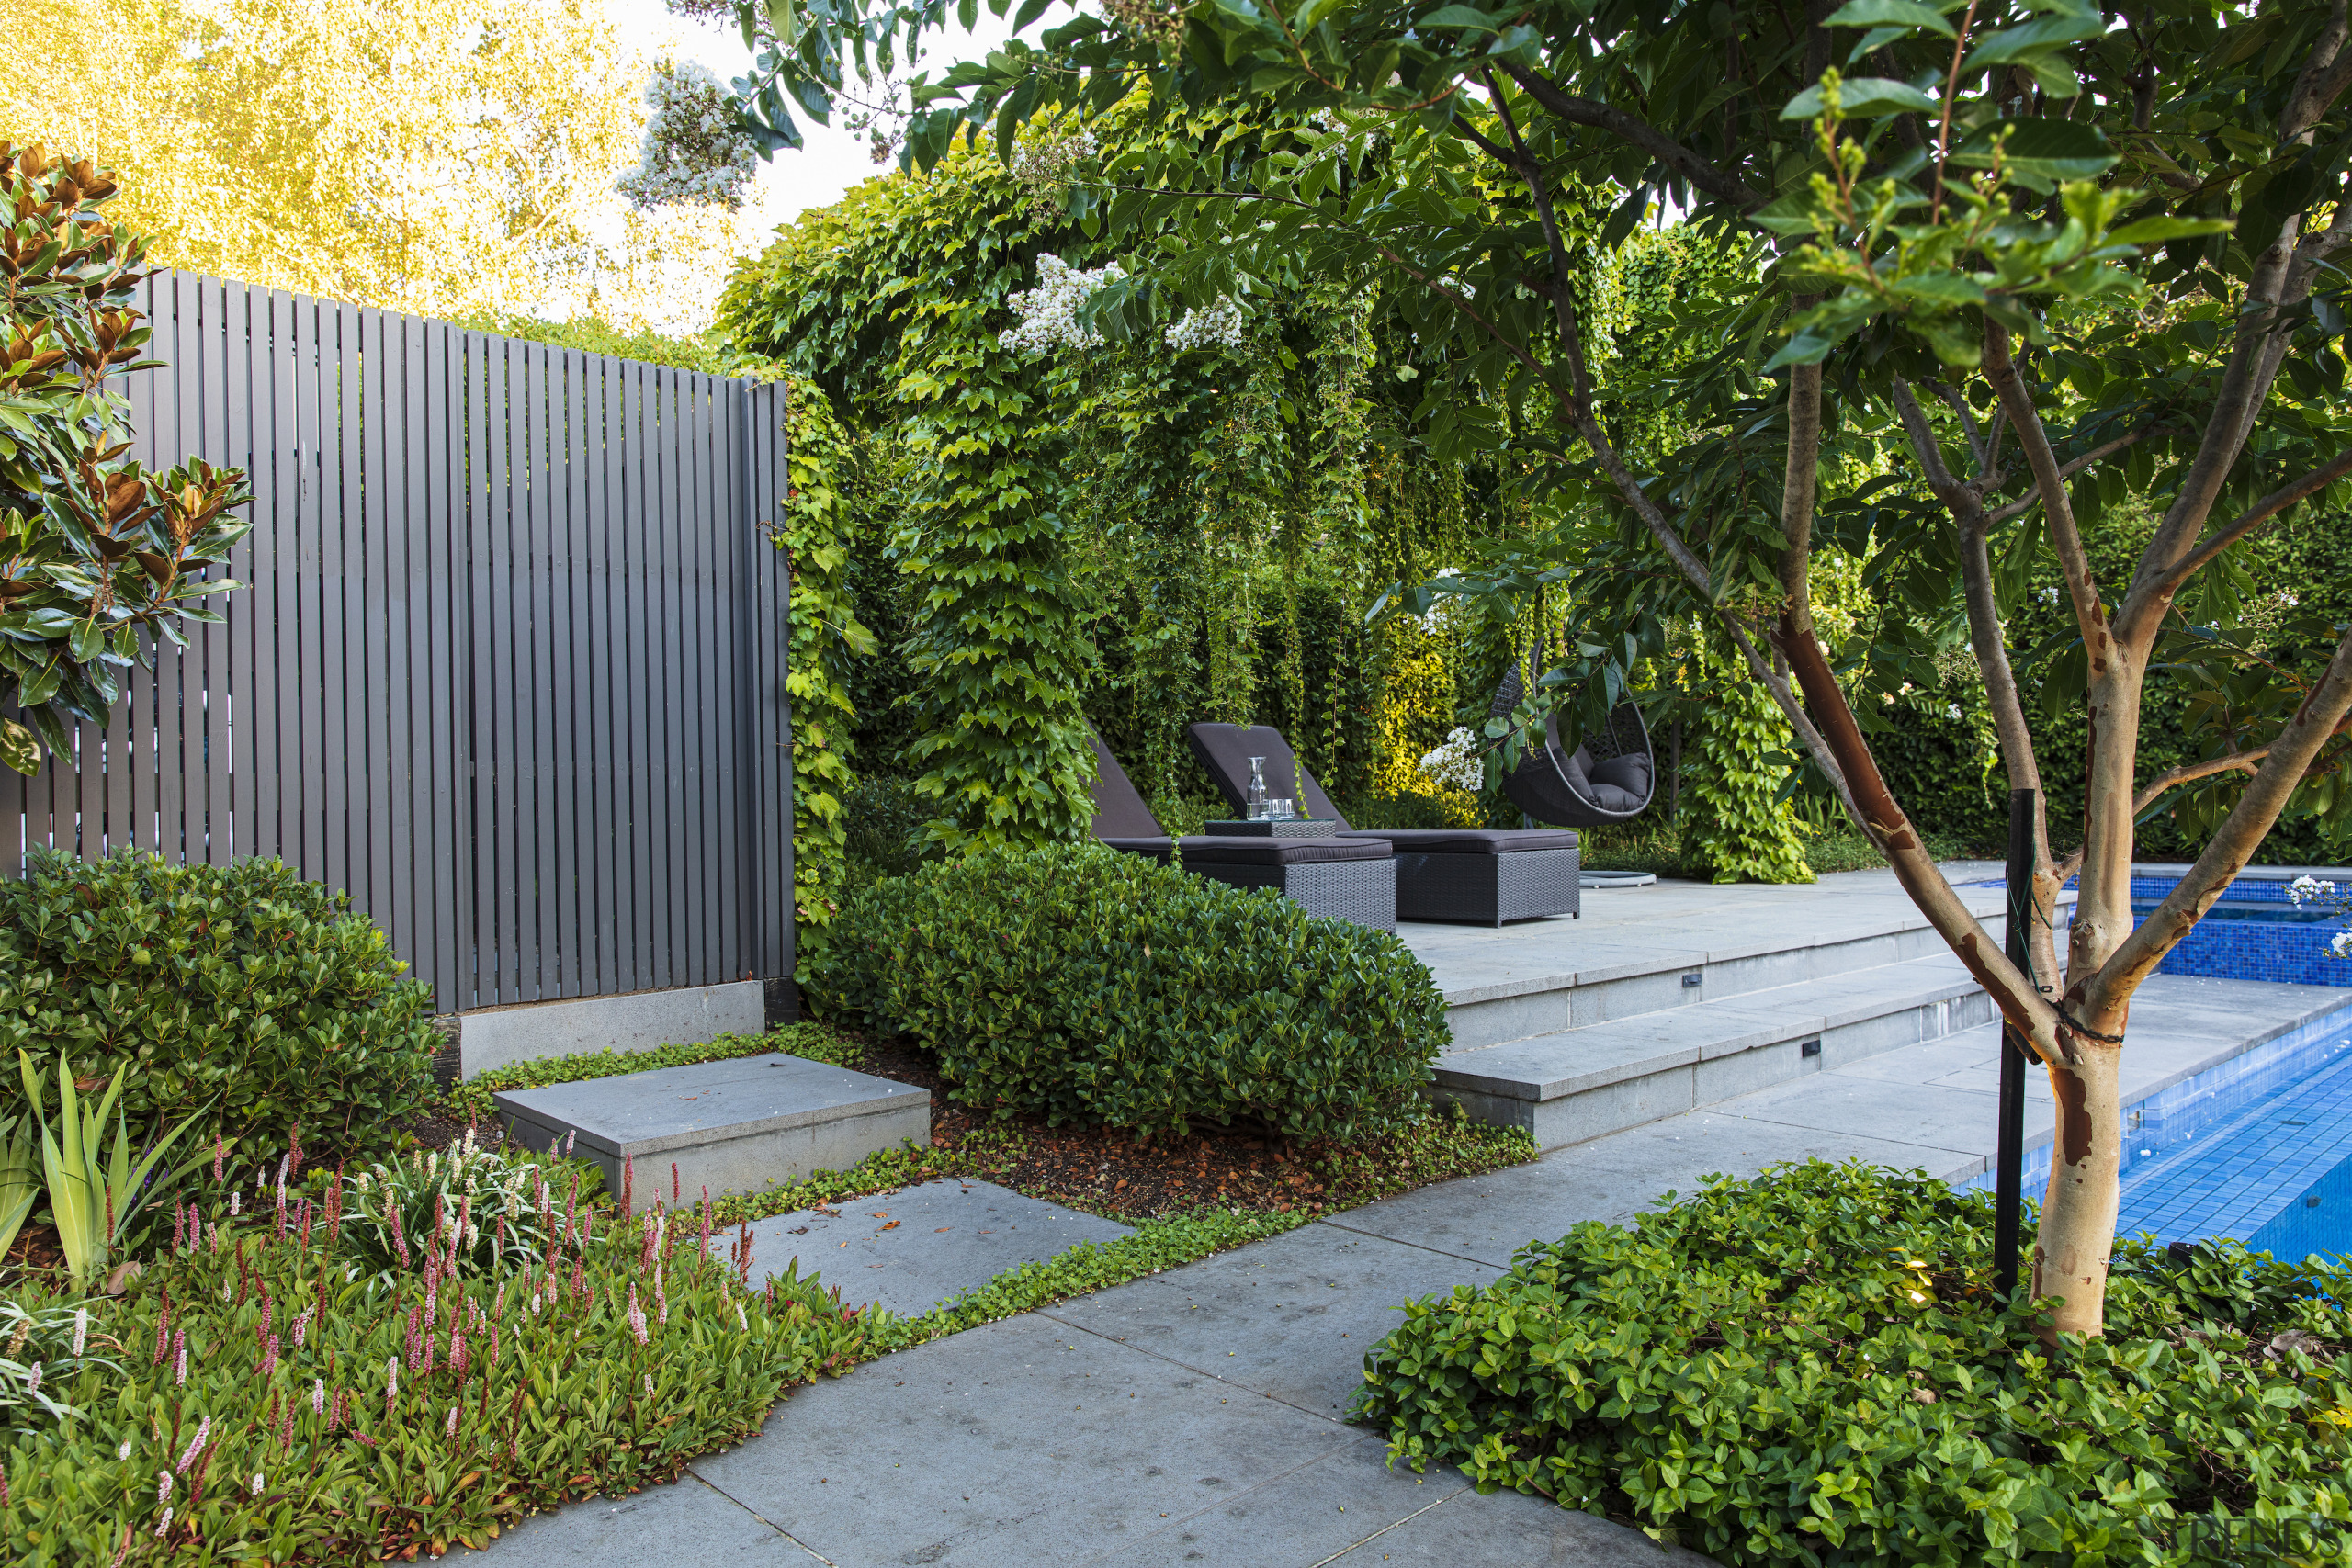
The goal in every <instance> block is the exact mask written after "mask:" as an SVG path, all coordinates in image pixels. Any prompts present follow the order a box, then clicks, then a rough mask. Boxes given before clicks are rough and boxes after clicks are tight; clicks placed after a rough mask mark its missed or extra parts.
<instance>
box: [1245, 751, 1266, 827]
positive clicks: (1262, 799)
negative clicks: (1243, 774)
mask: <svg viewBox="0 0 2352 1568" xmlns="http://www.w3.org/2000/svg"><path fill="white" fill-rule="evenodd" d="M1242 798H1243V809H1244V810H1245V811H1246V812H1247V814H1248V816H1249V819H1250V821H1252V822H1257V821H1261V820H1262V819H1263V818H1264V817H1265V815H1266V805H1267V802H1266V759H1264V758H1263V757H1252V758H1250V791H1249V794H1248V795H1244V796H1243V797H1242Z"/></svg>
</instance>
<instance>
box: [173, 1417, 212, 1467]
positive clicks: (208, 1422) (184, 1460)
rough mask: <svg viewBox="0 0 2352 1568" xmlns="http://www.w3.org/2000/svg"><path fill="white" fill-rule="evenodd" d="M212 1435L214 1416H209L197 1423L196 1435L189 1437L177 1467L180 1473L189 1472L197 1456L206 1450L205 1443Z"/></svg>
mask: <svg viewBox="0 0 2352 1568" xmlns="http://www.w3.org/2000/svg"><path fill="white" fill-rule="evenodd" d="M211 1436H212V1417H211V1416H206V1417H205V1418H204V1419H203V1420H201V1421H198V1423H197V1424H196V1436H195V1437H194V1438H190V1439H189V1441H188V1445H187V1450H186V1451H184V1452H183V1453H182V1454H181V1455H180V1462H179V1463H178V1464H177V1465H176V1466H175V1469H176V1470H177V1471H178V1472H179V1473H180V1474H182V1475H186V1474H187V1467H188V1466H189V1465H191V1464H193V1463H195V1462H196V1456H197V1455H198V1454H199V1453H201V1452H203V1451H204V1445H205V1443H206V1442H207V1441H208V1440H209V1439H210V1438H211Z"/></svg>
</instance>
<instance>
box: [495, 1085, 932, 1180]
mask: <svg viewBox="0 0 2352 1568" xmlns="http://www.w3.org/2000/svg"><path fill="white" fill-rule="evenodd" d="M491 1099H492V1101H494V1102H495V1103H496V1105H497V1107H498V1114H499V1118H500V1119H501V1120H502V1121H503V1122H505V1123H506V1124H507V1125H508V1127H509V1128H511V1129H512V1130H513V1133H514V1135H515V1138H516V1139H517V1140H518V1141H519V1142H521V1143H524V1144H526V1145H529V1146H530V1147H532V1148H535V1149H544V1148H546V1147H547V1146H548V1143H549V1142H550V1141H551V1140H554V1139H558V1138H560V1139H563V1140H564V1141H565V1142H566V1143H567V1144H569V1143H570V1142H571V1138H572V1135H573V1134H577V1135H578V1140H579V1141H578V1147H577V1150H576V1152H577V1153H578V1154H579V1155H581V1156H582V1157H584V1158H588V1159H593V1160H594V1161H596V1163H597V1164H599V1165H601V1166H603V1167H604V1168H605V1186H606V1188H607V1189H609V1190H612V1191H614V1192H618V1191H620V1190H621V1185H622V1180H623V1174H624V1170H625V1168H626V1167H627V1165H628V1162H629V1161H631V1160H634V1161H635V1162H636V1166H637V1182H638V1188H637V1190H638V1192H639V1196H640V1197H645V1196H650V1194H651V1193H652V1192H653V1191H655V1190H660V1191H663V1192H667V1191H668V1190H669V1188H670V1183H671V1170H670V1168H671V1167H672V1166H673V1165H674V1166H676V1167H677V1174H678V1180H679V1184H680V1186H681V1187H682V1188H683V1190H684V1197H686V1198H688V1199H692V1198H694V1197H695V1195H696V1194H698V1193H699V1192H701V1191H702V1190H704V1189H705V1188H707V1189H709V1190H710V1191H711V1193H712V1194H713V1195H714V1196H715V1195H717V1194H719V1193H725V1192H736V1193H749V1192H762V1191H765V1190H767V1189H769V1188H771V1187H774V1186H775V1185H777V1184H778V1183H780V1182H784V1181H789V1180H795V1179H798V1178H801V1177H804V1176H807V1175H808V1174H809V1172H811V1171H814V1170H847V1169H848V1168H850V1167H851V1166H854V1165H855V1164H856V1163H857V1162H858V1161H859V1160H861V1159H864V1158H865V1156H867V1155H870V1154H872V1153H874V1152H875V1151H876V1149H888V1148H896V1147H898V1146H899V1144H900V1143H901V1142H902V1141H909V1140H911V1141H912V1142H914V1143H916V1144H918V1145H928V1144H929V1143H930V1142H931V1091H930V1090H929V1089H919V1088H917V1087H915V1086H914V1085H912V1084H902V1083H895V1082H893V1081H892V1080H890V1079H888V1078H882V1077H875V1076H874V1075H873V1074H871V1073H858V1072H852V1071H851V1070H850V1069H848V1068H847V1067H836V1066H830V1065H829V1064H827V1063H824V1062H811V1061H809V1060H807V1059H806V1058H804V1057H800V1056H789V1055H784V1054H783V1053H781V1052H775V1051H771V1052H768V1053H766V1054H764V1055H758V1056H737V1057H733V1058H731V1059H729V1060H726V1061H718V1062H698V1063H695V1064H694V1065H693V1066H684V1067H662V1068H659V1069H657V1070H655V1071H653V1072H650V1073H629V1074H627V1075H625V1076H623V1077H611V1078H590V1079H587V1080H585V1081H583V1082H577V1083H560V1084H550V1085H548V1086H547V1087H546V1088H544V1089H512V1090H508V1091H506V1092H503V1093H500V1094H494V1095H492V1097H491Z"/></svg>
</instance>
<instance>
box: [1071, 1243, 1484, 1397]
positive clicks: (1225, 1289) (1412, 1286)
mask: <svg viewBox="0 0 2352 1568" xmlns="http://www.w3.org/2000/svg"><path fill="white" fill-rule="evenodd" d="M1496 1273H1497V1270H1496V1269H1492V1268H1488V1267H1486V1266H1484V1265H1481V1264H1476V1263H1469V1262H1464V1260H1462V1259H1460V1258H1448V1257H1445V1256H1443V1255H1442V1254H1440V1253H1434V1252H1431V1251H1430V1250H1429V1249H1427V1248H1426V1247H1408V1246H1406V1245H1404V1244H1403V1243H1400V1242H1394V1241H1389V1240H1387V1239H1385V1238H1384V1237H1379V1236H1368V1235H1362V1234H1360V1233H1358V1232H1354V1231H1343V1230H1340V1229H1339V1228H1337V1227H1336V1226H1331V1225H1319V1224H1318V1225H1307V1226H1305V1227H1303V1228H1301V1229H1299V1230H1296V1231H1293V1232H1290V1233H1289V1234H1287V1235H1281V1236H1276V1237H1274V1238H1272V1240H1268V1241H1261V1242H1255V1243H1252V1244H1251V1245H1250V1246H1248V1247H1238V1248H1237V1249H1235V1250H1234V1251H1231V1252H1226V1253H1219V1254H1218V1255H1217V1256H1216V1257H1214V1258H1204V1259H1202V1260H1201V1261H1200V1262H1198V1263H1194V1264H1191V1265H1188V1266H1186V1267H1184V1268H1182V1269H1170V1270H1169V1271H1168V1272H1166V1273H1164V1274H1159V1275H1155V1276H1152V1277H1150V1278H1148V1279H1142V1280H1135V1281H1133V1282H1132V1283H1129V1284H1125V1285H1120V1286H1117V1287H1115V1288H1114V1289H1112V1290H1108V1291H1103V1292H1098V1293H1096V1294H1094V1295H1091V1296H1080V1297H1078V1298H1076V1299H1074V1300H1071V1301H1068V1302H1065V1303H1062V1304H1061V1305H1059V1306H1056V1307H1050V1308H1047V1309H1046V1315H1048V1316H1050V1317H1053V1318H1056V1319H1058V1320H1059V1321H1061V1322H1064V1323H1068V1324H1069V1325H1071V1326H1072V1327H1073V1328H1083V1329H1086V1330H1088V1331H1090V1332H1091V1333H1095V1334H1100V1335H1103V1336H1104V1337H1108V1338H1112V1339H1115V1340H1118V1341H1119V1342H1121V1343H1122V1344H1126V1345H1132V1346H1135V1347H1136V1348H1139V1349H1144V1350H1148V1351H1150V1352H1151V1353H1152V1354H1153V1355H1156V1356H1163V1357H1166V1358H1167V1359H1170V1360H1171V1361H1175V1362H1177V1363H1179V1364H1181V1365H1183V1366H1187V1367H1192V1368H1193V1369H1195V1370H1197V1371H1204V1372H1207V1373H1208V1374H1210V1375H1211V1376H1212V1377H1216V1378H1217V1379H1219V1380H1221V1381H1223V1382H1229V1383H1234V1384H1236V1385H1238V1386H1239V1387H1242V1388H1246V1389H1250V1390H1251V1391H1253V1392H1255V1393H1262V1394H1266V1395H1268V1396H1270V1397H1272V1398H1274V1399H1279V1400H1281V1401H1283V1403H1284V1404H1294V1405H1296V1406H1297V1407H1298V1408H1300V1409H1302V1410H1306V1411H1309V1412H1312V1413H1313V1414H1315V1415H1317V1416H1329V1417H1330V1418H1332V1419H1334V1420H1337V1419H1339V1417H1340V1416H1341V1414H1342V1413H1343V1412H1344V1411H1345V1409H1346V1408H1347V1404H1348V1402H1349V1401H1350V1400H1351V1399H1352V1398H1353V1397H1354V1396H1355V1392H1356V1390H1357V1389H1358V1388H1360V1387H1362V1386H1363V1357H1364V1352H1365V1351H1366V1350H1368V1349H1370V1348H1372V1347H1373V1346H1374V1345H1376V1344H1378V1343H1379V1342H1380V1339H1381V1338H1382V1337H1383V1336H1385V1334H1387V1332H1388V1331H1389V1330H1390V1329H1392V1328H1394V1327H1396V1326H1397V1325H1398V1324H1399V1323H1401V1322H1403V1321H1404V1303H1406V1302H1408V1301H1411V1300H1414V1299H1416V1298H1418V1297H1420V1296H1425V1295H1434V1294H1439V1293H1442V1292H1449V1291H1451V1290H1453V1287H1454V1286H1456V1285H1480V1284H1484V1283H1486V1282H1487V1280H1491V1279H1493V1278H1494V1277H1495V1275H1496Z"/></svg>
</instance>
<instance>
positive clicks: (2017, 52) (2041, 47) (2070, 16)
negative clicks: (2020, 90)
mask: <svg viewBox="0 0 2352 1568" xmlns="http://www.w3.org/2000/svg"><path fill="white" fill-rule="evenodd" d="M2106 31H2107V23H2106V21H2105V19H2104V18H2102V17H2100V16H2099V14H2098V12H2097V11H2096V10H2094V9H2092V8H2090V7H2088V6H2082V7H2079V8H2078V7H2076V6H2073V5H2064V6H2055V7H2052V11H2051V13H2050V14H2049V15H2047V16H2043V17H2036V18H2035V19H2034V20H2032V21H2030V22H2027V23H2025V24H2023V25H2022V26H2019V27H2014V28H2003V29H2002V30H2001V31H1999V32H1996V33H1994V34H1992V35H1991V36H1989V37H1987V38H1986V39H1985V40H1984V41H1983V42H1981V43H1979V44H1978V45H1977V46H1976V47H1975V48H1974V49H1972V50H1970V51H1968V58H1967V60H1966V61H1964V62H1962V65H1961V70H1962V72H1971V71H1981V70H1983V69H1984V68H1985V67H1986V66H1988V65H2024V66H2027V67H2029V68H2030V67H2032V66H2033V65H2035V64H2037V63H2039V62H2042V61H2045V60H2047V59H2048V58H2049V57H2050V56H2051V55H2052V54H2054V53H2056V52H2057V51H2060V50H2063V49H2064V48H2065V47H2066V45H2068V44H2070V43H2079V42H2081V41H2082V40H2083V39H2093V38H2098V36H2099V35H2100V34H2102V33H2104V32H2106Z"/></svg>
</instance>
